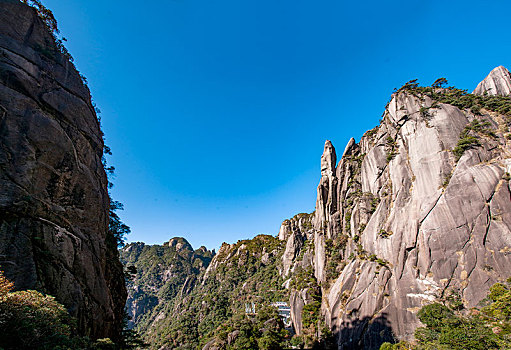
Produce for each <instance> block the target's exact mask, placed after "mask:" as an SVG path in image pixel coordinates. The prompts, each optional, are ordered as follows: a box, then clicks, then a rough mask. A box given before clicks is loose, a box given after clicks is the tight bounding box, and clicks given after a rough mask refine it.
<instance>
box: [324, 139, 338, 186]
mask: <svg viewBox="0 0 511 350" xmlns="http://www.w3.org/2000/svg"><path fill="white" fill-rule="evenodd" d="M336 162H337V156H336V154H335V148H334V146H333V145H332V143H331V142H330V141H329V140H326V142H325V149H324V150H323V155H322V156H321V176H328V177H332V176H334V174H335V164H336Z"/></svg>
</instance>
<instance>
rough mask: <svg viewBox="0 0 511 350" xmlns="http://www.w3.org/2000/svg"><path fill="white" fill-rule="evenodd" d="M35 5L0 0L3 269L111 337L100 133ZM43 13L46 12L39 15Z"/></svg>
mask: <svg viewBox="0 0 511 350" xmlns="http://www.w3.org/2000/svg"><path fill="white" fill-rule="evenodd" d="M41 14H42V13H41V12H39V13H38V11H36V9H34V8H33V7H30V6H27V5H26V4H23V3H21V2H20V1H17V0H0V23H2V25H1V26H0V140H1V143H0V269H2V270H4V271H5V275H6V276H7V277H8V278H9V279H10V280H12V281H13V282H14V283H15V285H16V287H17V288H18V289H37V290H39V291H42V292H44V293H48V294H51V295H53V296H55V297H56V298H57V300H58V301H60V302H61V303H63V304H64V305H65V306H66V308H67V309H68V310H69V311H70V313H71V315H72V316H75V317H76V318H77V321H78V329H79V331H80V332H81V333H82V334H84V335H89V336H91V337H92V338H104V337H111V338H114V339H115V338H117V337H118V336H119V334H120V331H121V329H122V318H123V312H124V304H125V300H126V290H125V286H124V274H123V270H122V265H121V264H120V262H119V256H118V252H117V244H116V241H115V238H114V239H113V240H112V237H110V236H109V230H108V228H109V227H108V225H109V203H110V199H109V195H108V189H107V184H108V180H107V176H106V173H105V170H104V165H103V162H102V158H103V147H104V144H103V134H102V132H101V130H100V124H99V121H98V118H97V116H96V113H95V108H94V107H93V104H92V103H91V96H90V92H89V89H88V88H87V86H86V85H85V84H84V82H83V79H82V77H81V76H80V74H79V73H78V72H77V70H76V69H75V67H74V65H73V64H72V62H71V61H70V56H69V54H68V53H67V51H65V49H64V48H63V46H62V43H61V42H59V41H58V40H56V37H55V36H54V34H53V33H52V30H54V29H55V28H51V27H50V26H49V25H48V22H47V21H45V20H43V19H44V18H43V17H42V16H41ZM44 14H45V15H46V16H48V15H49V14H48V12H46V13H43V15H44Z"/></svg>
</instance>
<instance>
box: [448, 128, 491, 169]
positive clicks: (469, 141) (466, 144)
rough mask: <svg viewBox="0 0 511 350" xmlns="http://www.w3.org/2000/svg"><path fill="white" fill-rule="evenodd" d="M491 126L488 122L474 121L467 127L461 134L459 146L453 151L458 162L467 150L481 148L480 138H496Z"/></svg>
mask: <svg viewBox="0 0 511 350" xmlns="http://www.w3.org/2000/svg"><path fill="white" fill-rule="evenodd" d="M490 125H491V124H490V123H489V122H488V121H486V120H482V121H479V120H477V119H474V120H472V122H470V123H469V124H468V125H467V126H465V128H464V129H463V131H462V132H461V134H460V139H459V140H458V144H457V145H456V147H455V148H454V150H453V153H454V155H455V156H456V161H458V160H459V159H460V158H461V156H462V155H463V153H464V152H465V151H466V150H467V149H471V148H475V147H478V146H481V143H480V142H479V139H478V136H480V135H486V136H490V137H496V135H495V133H494V132H493V131H492V130H491V129H490V128H489V126H490Z"/></svg>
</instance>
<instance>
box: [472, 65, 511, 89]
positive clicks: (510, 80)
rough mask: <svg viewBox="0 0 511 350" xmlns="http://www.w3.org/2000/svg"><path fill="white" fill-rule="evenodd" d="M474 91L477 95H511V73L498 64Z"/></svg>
mask: <svg viewBox="0 0 511 350" xmlns="http://www.w3.org/2000/svg"><path fill="white" fill-rule="evenodd" d="M473 93H474V94H476V95H484V94H485V93H486V94H488V95H500V96H509V95H511V74H509V71H508V70H507V69H506V68H504V67H502V66H498V67H497V68H495V69H493V70H492V71H491V72H490V74H488V76H487V77H486V78H485V79H484V80H483V81H482V82H480V83H479V85H477V87H476V89H475V90H474V92H473Z"/></svg>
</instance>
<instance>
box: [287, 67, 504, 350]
mask: <svg viewBox="0 0 511 350" xmlns="http://www.w3.org/2000/svg"><path fill="white" fill-rule="evenodd" d="M510 84H511V78H510V74H509V72H508V71H507V69H505V68H504V67H497V68H496V69H494V70H493V71H492V72H491V73H490V74H489V75H488V77H487V78H486V79H485V80H484V81H482V82H481V83H480V84H479V85H478V87H477V88H476V90H475V91H474V93H473V94H468V93H467V92H466V91H462V90H458V89H455V88H452V87H445V84H444V83H442V82H439V83H437V84H434V85H433V87H427V88H425V87H420V86H418V84H417V83H416V82H415V81H411V82H409V83H407V84H406V85H405V86H403V87H402V88H401V89H399V90H397V91H396V92H395V93H394V94H393V95H392V98H391V101H390V102H389V103H388V105H387V107H386V109H385V112H384V114H383V116H382V120H381V124H380V125H379V126H378V127H376V128H374V129H373V130H371V131H369V132H367V133H365V134H364V136H363V137H362V138H361V140H360V142H358V143H356V142H355V140H354V139H351V140H350V141H349V142H348V144H347V145H346V147H345V149H344V152H343V153H342V156H341V159H340V161H339V162H338V163H337V159H336V151H335V149H334V147H333V145H332V144H331V143H330V142H329V141H327V142H326V143H325V148H324V152H323V155H322V157H321V181H320V183H319V186H318V195H317V202H316V211H315V213H314V217H313V219H312V223H313V230H312V233H311V230H310V228H309V227H304V225H303V224H300V222H294V223H293V225H292V226H290V224H289V222H284V224H283V227H282V228H281V230H280V234H279V238H280V239H283V240H286V241H287V244H286V251H285V252H284V254H283V265H284V266H285V268H284V269H283V275H284V276H288V275H292V274H293V271H294V270H295V269H297V268H303V267H304V266H312V268H313V273H314V276H315V278H316V280H317V284H318V285H319V286H320V288H321V295H322V302H321V311H320V313H321V316H320V319H321V320H323V321H324V322H325V323H326V324H327V325H328V327H329V328H330V329H331V330H332V331H333V333H334V334H335V335H336V342H337V344H338V348H339V349H377V348H378V347H379V345H380V344H381V343H382V342H383V341H392V340H393V339H411V338H412V337H413V333H414V330H415V329H416V328H417V327H418V326H419V325H420V322H419V321H418V319H417V315H416V313H417V311H418V310H419V309H420V308H421V307H422V306H424V305H425V304H428V303H431V302H433V301H435V300H441V299H442V298H446V297H449V296H452V295H456V296H458V297H460V298H461V301H462V302H463V304H464V307H465V308H467V309H469V308H472V307H475V306H477V305H478V303H480V302H481V301H482V300H483V299H484V298H485V296H486V295H487V293H488V289H489V287H490V286H491V285H492V284H493V283H495V282H500V281H504V280H505V279H506V278H508V277H509V275H510V270H509V266H511V255H510V253H511V231H510V229H511V216H510V213H511V195H510V186H509V180H510V178H511V177H510V173H511V144H510V141H509V140H510V138H511V133H510V125H511V117H510V115H511V113H510V112H511V108H510V106H511V100H510V99H509V98H505V97H503V96H507V95H509V93H510V90H509V86H511V85H510ZM289 227H292V229H289ZM307 240H310V241H312V245H313V247H314V248H313V252H312V256H311V254H309V255H307V254H306V255H304V257H303V258H302V259H297V258H295V257H296V256H297V254H299V251H300V249H302V248H301V247H302V246H303V242H304V241H307ZM308 252H309V253H310V249H309V250H308ZM307 303H308V300H307V290H306V289H305V290H291V304H292V318H293V322H294V324H295V328H296V329H297V331H298V333H300V332H301V329H302V325H301V323H302V310H303V307H304V305H306V304H307Z"/></svg>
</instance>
